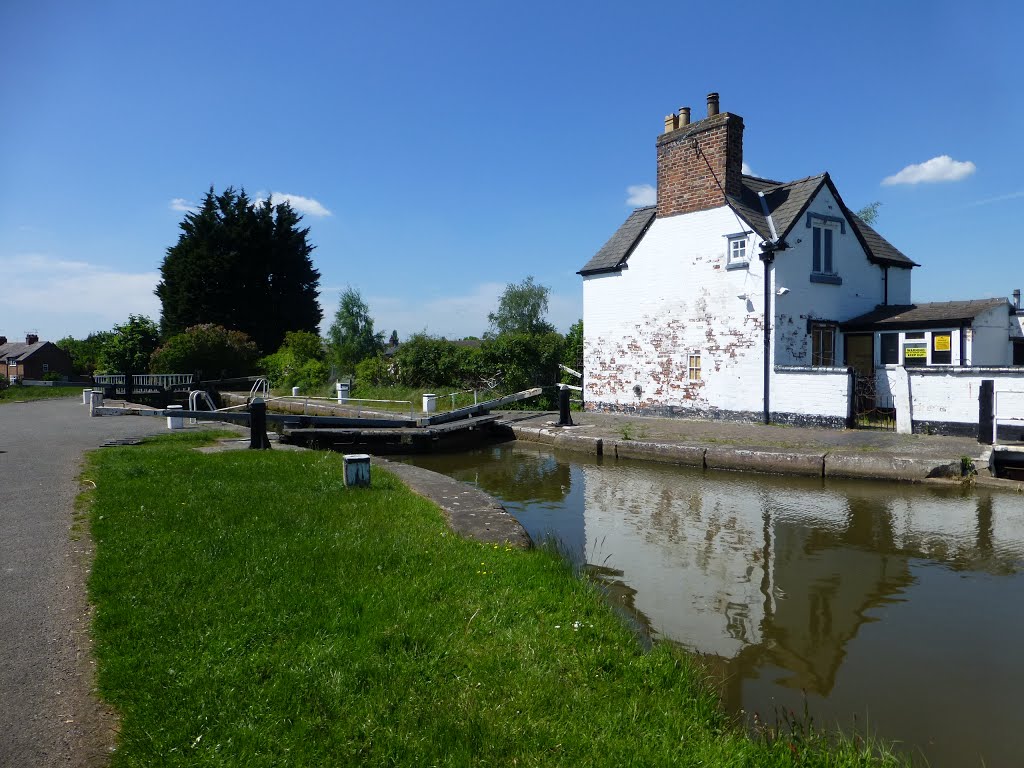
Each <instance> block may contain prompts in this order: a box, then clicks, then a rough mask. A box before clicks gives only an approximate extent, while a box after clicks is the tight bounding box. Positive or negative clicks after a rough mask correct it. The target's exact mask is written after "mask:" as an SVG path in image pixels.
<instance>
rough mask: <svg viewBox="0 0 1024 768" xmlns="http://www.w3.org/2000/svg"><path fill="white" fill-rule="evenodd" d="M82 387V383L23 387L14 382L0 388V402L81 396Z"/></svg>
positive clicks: (83, 386)
mask: <svg viewBox="0 0 1024 768" xmlns="http://www.w3.org/2000/svg"><path fill="white" fill-rule="evenodd" d="M83 389H85V385H84V384H73V385H70V386H61V385H59V384H57V385H54V386H52V387H23V386H22V385H20V384H16V385H14V386H13V387H7V388H5V389H0V404H2V403H12V402H16V401H22V400H53V399H54V398H58V397H78V398H81V396H82V390H83Z"/></svg>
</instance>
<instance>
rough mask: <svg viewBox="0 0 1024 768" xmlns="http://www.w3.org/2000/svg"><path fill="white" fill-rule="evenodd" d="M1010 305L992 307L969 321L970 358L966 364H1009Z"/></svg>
mask: <svg viewBox="0 0 1024 768" xmlns="http://www.w3.org/2000/svg"><path fill="white" fill-rule="evenodd" d="M1009 311H1010V305H1009V302H1007V303H1006V304H1005V305H1002V306H998V307H993V308H992V309H990V310H988V311H987V312H983V313H982V314H980V315H978V316H977V317H975V318H974V322H972V323H971V330H972V336H973V339H972V340H971V359H970V360H969V361H967V364H968V365H1009V364H1010V362H1011V361H1012V359H1013V358H1012V357H1010V339H1009V333H1010V318H1009Z"/></svg>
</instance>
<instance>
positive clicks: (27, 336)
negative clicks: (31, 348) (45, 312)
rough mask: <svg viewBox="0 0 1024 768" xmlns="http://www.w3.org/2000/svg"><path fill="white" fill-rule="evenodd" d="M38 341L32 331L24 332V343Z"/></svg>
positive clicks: (37, 337)
mask: <svg viewBox="0 0 1024 768" xmlns="http://www.w3.org/2000/svg"><path fill="white" fill-rule="evenodd" d="M38 341H39V336H38V335H36V334H34V333H26V334H25V343H26V344H35V343H37V342H38Z"/></svg>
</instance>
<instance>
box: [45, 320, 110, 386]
mask: <svg viewBox="0 0 1024 768" xmlns="http://www.w3.org/2000/svg"><path fill="white" fill-rule="evenodd" d="M112 335H113V332H111V331H99V332H97V333H90V334H89V335H88V336H86V337H85V338H84V339H76V338H74V337H72V336H65V337H64V338H63V339H61V340H60V341H58V342H56V345H57V346H58V347H60V348H61V349H63V350H64V351H65V352H67V353H68V355H69V356H70V357H71V366H72V369H73V370H74V372H75V373H76V374H78V375H82V376H92V374H93V373H95V372H96V370H97V369H98V368H99V361H100V352H101V351H102V350H103V345H104V344H105V343H106V342H107V340H108V339H109V338H110V337H111V336H112Z"/></svg>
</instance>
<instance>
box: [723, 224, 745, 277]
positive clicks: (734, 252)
mask: <svg viewBox="0 0 1024 768" xmlns="http://www.w3.org/2000/svg"><path fill="white" fill-rule="evenodd" d="M749 234H750V233H749V232H738V233H737V234H735V235H726V238H727V240H726V242H727V245H726V251H725V268H726V269H746V267H747V264H748V262H749V258H748V257H747V235H749Z"/></svg>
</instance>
